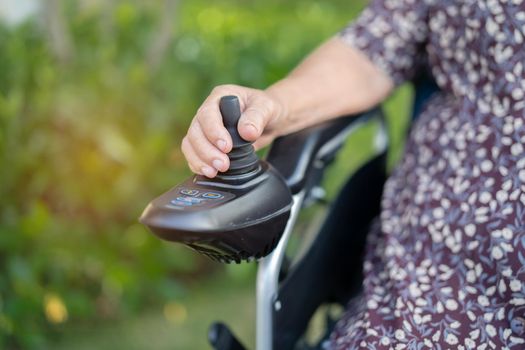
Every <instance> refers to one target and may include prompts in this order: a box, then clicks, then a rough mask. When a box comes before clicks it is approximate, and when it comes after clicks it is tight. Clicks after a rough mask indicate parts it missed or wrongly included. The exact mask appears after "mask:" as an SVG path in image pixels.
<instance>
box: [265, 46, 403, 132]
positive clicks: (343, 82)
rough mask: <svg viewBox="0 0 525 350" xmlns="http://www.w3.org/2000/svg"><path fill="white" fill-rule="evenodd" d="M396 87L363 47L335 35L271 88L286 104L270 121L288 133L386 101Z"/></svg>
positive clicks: (276, 130) (271, 91) (276, 96)
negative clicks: (352, 45) (356, 47)
mask: <svg viewBox="0 0 525 350" xmlns="http://www.w3.org/2000/svg"><path fill="white" fill-rule="evenodd" d="M393 86H394V84H393V82H392V80H391V79H390V78H389V77H388V76H387V75H386V74H385V73H384V72H382V71H381V70H379V69H378V68H377V67H375V66H374V65H373V64H372V63H371V62H370V61H369V60H368V59H367V58H366V56H364V55H363V54H362V53H361V52H359V51H357V50H356V49H354V48H352V47H350V46H348V45H346V44H345V43H343V42H342V40H341V39H339V38H337V37H335V38H332V39H330V40H329V41H327V42H326V43H324V44H323V45H321V46H320V47H319V48H318V49H316V50H315V51H314V52H313V53H312V54H310V55H309V56H308V57H307V58H306V59H305V60H304V61H303V62H301V64H299V66H298V67H297V68H296V69H294V70H293V71H292V72H291V73H290V74H289V75H288V76H287V77H286V78H284V79H282V80H280V81H279V82H277V83H275V84H274V85H272V86H270V87H269V88H268V89H267V90H266V91H267V93H268V94H270V95H272V96H273V97H274V98H275V99H277V100H279V101H280V102H281V104H282V106H283V108H282V115H280V116H279V118H276V119H275V123H274V125H269V128H270V131H272V133H274V132H275V133H276V134H279V135H282V134H288V133H290V132H294V131H297V130H300V129H302V128H305V127H308V126H311V125H314V124H317V123H319V122H322V121H325V120H328V119H331V118H335V117H338V116H342V115H348V114H353V113H358V112H361V111H364V110H367V109H369V108H371V107H373V106H374V105H376V104H378V103H379V102H381V101H382V100H383V99H384V98H385V97H386V96H387V95H388V94H389V93H390V91H391V90H392V88H393ZM274 130H275V131H274Z"/></svg>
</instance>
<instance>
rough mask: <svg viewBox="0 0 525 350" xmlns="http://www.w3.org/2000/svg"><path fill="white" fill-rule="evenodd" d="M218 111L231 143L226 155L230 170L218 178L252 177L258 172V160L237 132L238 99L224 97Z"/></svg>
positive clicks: (238, 116)
mask: <svg viewBox="0 0 525 350" xmlns="http://www.w3.org/2000/svg"><path fill="white" fill-rule="evenodd" d="M219 109H220V111H221V115H222V121H223V123H224V126H225V127H226V129H227V130H228V132H229V133H230V136H231V138H232V142H233V147H232V150H231V152H230V153H228V157H229V158H230V168H229V169H228V171H226V172H225V173H222V174H219V178H220V179H223V180H233V179H245V178H248V177H253V176H254V175H256V174H257V172H258V171H259V170H260V166H259V158H258V157H257V155H256V154H255V151H254V149H253V146H252V144H251V142H248V141H245V140H244V139H243V138H242V137H241V135H239V131H238V130H237V124H238V123H239V118H240V117H241V107H240V105H239V99H238V98H237V97H236V96H224V97H222V98H221V100H220V102H219Z"/></svg>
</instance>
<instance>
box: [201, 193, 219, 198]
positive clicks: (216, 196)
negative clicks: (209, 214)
mask: <svg viewBox="0 0 525 350" xmlns="http://www.w3.org/2000/svg"><path fill="white" fill-rule="evenodd" d="M202 197H203V198H209V199H219V198H222V197H223V195H222V194H219V193H215V192H206V193H205V194H203V195H202Z"/></svg>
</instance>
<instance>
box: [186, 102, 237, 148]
mask: <svg viewBox="0 0 525 350" xmlns="http://www.w3.org/2000/svg"><path fill="white" fill-rule="evenodd" d="M194 120H197V121H198V123H199V125H201V127H202V131H203V133H204V135H205V137H206V138H207V139H208V141H209V142H210V143H212V144H213V145H215V147H217V148H218V149H220V150H221V151H222V152H224V153H228V152H230V151H231V148H232V139H231V136H230V134H229V133H228V130H226V128H225V127H224V124H223V122H222V117H221V113H220V111H219V104H218V102H216V103H211V102H210V101H206V102H205V103H204V104H203V105H202V106H201V107H200V108H199V110H198V111H197V114H196V115H195V118H194Z"/></svg>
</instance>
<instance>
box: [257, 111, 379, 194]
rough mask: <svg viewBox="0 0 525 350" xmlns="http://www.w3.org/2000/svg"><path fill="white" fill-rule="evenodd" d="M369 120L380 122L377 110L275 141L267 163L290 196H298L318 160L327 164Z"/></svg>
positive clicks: (340, 119) (344, 118)
mask: <svg viewBox="0 0 525 350" xmlns="http://www.w3.org/2000/svg"><path fill="white" fill-rule="evenodd" d="M371 118H382V113H381V112H380V110H379V109H378V108H376V109H372V110H370V111H368V112H365V113H362V114H358V115H351V116H345V117H340V118H337V119H334V120H331V121H328V122H325V123H322V124H319V125H315V126H312V127H310V128H308V129H305V130H301V131H298V132H296V133H293V134H290V135H286V136H282V137H279V138H277V139H276V140H275V141H274V142H273V144H272V146H271V148H270V151H269V153H268V156H267V157H266V160H267V161H268V162H269V163H270V164H272V165H273V167H274V168H276V169H277V170H278V171H279V173H280V174H281V175H282V176H283V177H284V179H285V181H286V184H287V185H288V187H289V188H290V190H291V192H292V194H296V193H298V192H300V191H301V190H302V189H303V188H304V186H305V183H306V182H307V179H308V175H309V173H310V172H311V170H312V167H313V165H314V164H315V163H316V161H317V160H320V161H323V162H324V163H328V162H329V160H331V159H332V158H333V157H334V155H335V153H336V152H337V151H338V150H339V148H341V146H342V145H343V144H344V142H345V140H346V136H348V134H350V133H351V132H352V131H353V130H354V129H355V128H356V127H358V126H359V125H361V124H363V123H364V122H366V121H368V120H370V119H371Z"/></svg>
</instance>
